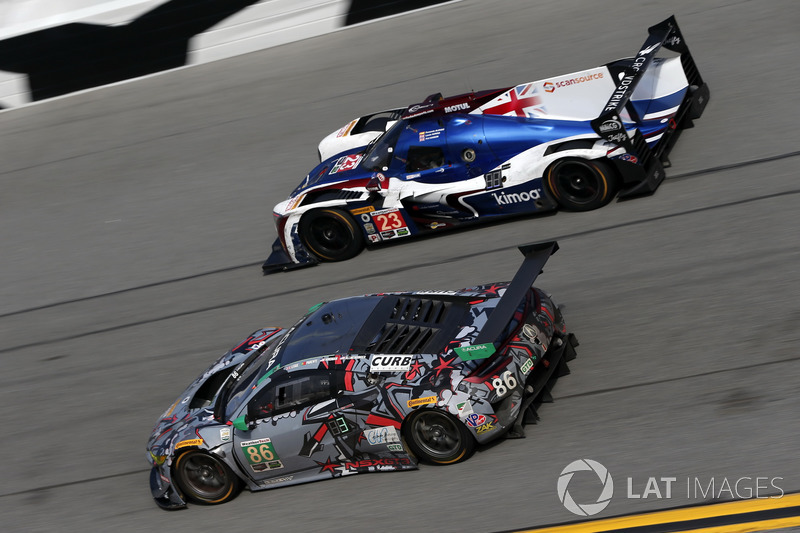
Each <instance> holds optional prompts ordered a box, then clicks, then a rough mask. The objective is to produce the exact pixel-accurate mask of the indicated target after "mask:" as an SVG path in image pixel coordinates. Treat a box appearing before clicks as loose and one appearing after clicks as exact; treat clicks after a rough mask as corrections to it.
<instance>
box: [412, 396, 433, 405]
mask: <svg viewBox="0 0 800 533" xmlns="http://www.w3.org/2000/svg"><path fill="white" fill-rule="evenodd" d="M436 400H437V396H426V397H424V398H416V399H414V400H408V401H407V402H406V404H407V405H408V406H409V407H417V406H420V405H428V404H431V403H436Z"/></svg>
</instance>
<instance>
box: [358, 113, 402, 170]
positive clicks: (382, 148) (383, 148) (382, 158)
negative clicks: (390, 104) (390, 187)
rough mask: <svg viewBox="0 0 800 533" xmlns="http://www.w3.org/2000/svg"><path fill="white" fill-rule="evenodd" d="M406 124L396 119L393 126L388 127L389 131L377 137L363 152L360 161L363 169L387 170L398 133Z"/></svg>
mask: <svg viewBox="0 0 800 533" xmlns="http://www.w3.org/2000/svg"><path fill="white" fill-rule="evenodd" d="M407 125H408V122H407V121H405V120H398V121H397V122H395V124H394V126H392V127H391V128H389V131H387V132H386V133H384V134H383V135H381V136H380V137H378V140H377V141H375V144H373V145H372V147H371V148H369V149H368V150H367V153H366V154H364V161H363V162H362V163H361V165H362V167H363V168H364V169H365V170H371V171H385V170H388V168H389V163H391V161H392V153H393V152H394V145H395V144H397V139H398V138H399V137H400V133H402V131H403V130H404V129H405V127H406V126H407Z"/></svg>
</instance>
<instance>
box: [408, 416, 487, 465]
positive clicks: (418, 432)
mask: <svg viewBox="0 0 800 533" xmlns="http://www.w3.org/2000/svg"><path fill="white" fill-rule="evenodd" d="M403 436H404V437H405V441H406V444H408V447H409V448H411V451H412V452H414V455H416V456H417V458H418V459H420V460H421V461H424V462H426V463H431V464H435V465H449V464H453V463H459V462H461V461H465V460H467V459H469V457H470V456H471V455H472V454H473V452H474V451H475V444H476V443H475V437H473V436H472V434H471V433H470V432H469V430H468V429H467V428H466V426H465V425H464V423H463V422H461V421H460V420H458V419H457V418H455V417H454V416H452V415H450V414H448V413H445V412H444V411H440V410H439V409H421V410H419V411H417V412H416V413H413V414H412V415H411V416H409V417H408V419H407V420H406V421H405V423H404V424H403Z"/></svg>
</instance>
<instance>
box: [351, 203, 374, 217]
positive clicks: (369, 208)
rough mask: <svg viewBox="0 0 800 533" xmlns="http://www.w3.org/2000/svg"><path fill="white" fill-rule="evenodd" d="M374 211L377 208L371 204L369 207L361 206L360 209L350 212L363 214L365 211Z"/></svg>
mask: <svg viewBox="0 0 800 533" xmlns="http://www.w3.org/2000/svg"><path fill="white" fill-rule="evenodd" d="M373 211H375V208H374V207H373V206H371V205H368V206H367V207H359V208H358V209H351V210H350V212H351V213H353V214H354V215H363V214H364V213H372V212H373Z"/></svg>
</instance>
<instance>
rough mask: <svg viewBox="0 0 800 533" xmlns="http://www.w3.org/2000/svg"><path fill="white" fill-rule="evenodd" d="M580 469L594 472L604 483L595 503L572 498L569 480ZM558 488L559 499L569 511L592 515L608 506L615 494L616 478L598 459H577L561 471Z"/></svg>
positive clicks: (581, 514)
mask: <svg viewBox="0 0 800 533" xmlns="http://www.w3.org/2000/svg"><path fill="white" fill-rule="evenodd" d="M580 471H591V472H594V473H595V474H597V477H598V479H599V480H600V482H601V483H602V484H603V489H602V491H601V492H600V496H598V497H597V501H596V502H594V503H584V504H579V503H577V502H576V501H575V500H574V499H572V496H571V495H570V493H569V490H568V488H569V482H570V481H572V476H574V475H575V472H580ZM556 489H557V491H558V499H559V500H560V501H561V503H562V504H564V507H566V508H567V510H568V511H569V512H571V513H573V514H576V515H578V516H592V515H596V514H597V513H599V512H600V511H602V510H603V509H605V508H606V507H608V504H609V503H610V502H611V497H612V496H614V480H613V479H612V478H611V474H610V473H609V472H608V469H607V468H606V467H605V466H603V465H601V464H600V463H598V462H597V461H593V460H591V459H578V460H577V461H572V462H571V463H570V464H568V465H567V466H566V467H564V470H562V471H561V475H559V476H558V484H557V486H556Z"/></svg>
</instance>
